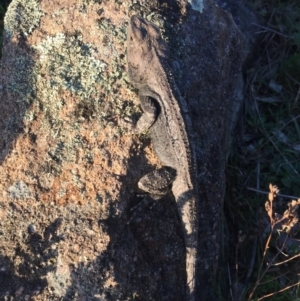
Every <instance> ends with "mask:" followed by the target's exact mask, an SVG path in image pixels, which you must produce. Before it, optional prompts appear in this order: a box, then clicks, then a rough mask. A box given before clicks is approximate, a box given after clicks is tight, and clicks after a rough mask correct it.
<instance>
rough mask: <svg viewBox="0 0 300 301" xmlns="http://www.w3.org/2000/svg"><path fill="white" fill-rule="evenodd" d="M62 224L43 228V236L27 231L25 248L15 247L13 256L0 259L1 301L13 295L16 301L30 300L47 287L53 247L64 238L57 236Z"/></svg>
mask: <svg viewBox="0 0 300 301" xmlns="http://www.w3.org/2000/svg"><path fill="white" fill-rule="evenodd" d="M60 223H61V220H60V219H57V220H55V221H54V222H53V223H52V224H51V225H49V226H48V227H46V229H45V230H44V233H43V235H41V234H39V233H37V232H36V231H35V227H34V226H33V225H30V226H29V228H28V232H29V236H28V240H27V241H26V243H25V244H24V245H22V246H21V245H18V246H17V247H16V249H15V254H14V256H11V257H10V258H9V257H8V256H2V255H1V256H0V283H1V285H0V299H1V300H6V299H4V298H5V297H11V296H14V297H15V298H16V300H23V299H24V298H25V296H27V297H26V298H27V299H26V300H32V296H34V295H38V294H40V293H41V292H42V291H43V290H44V289H45V288H46V287H47V285H48V282H47V280H46V278H45V276H46V275H47V274H48V273H49V272H51V271H54V270H55V269H56V259H57V257H58V252H57V250H55V249H53V248H51V247H52V246H53V244H55V243H57V242H59V241H60V240H61V239H63V238H62V237H61V236H58V235H57V234H56V231H57V229H58V227H59V225H60Z"/></svg>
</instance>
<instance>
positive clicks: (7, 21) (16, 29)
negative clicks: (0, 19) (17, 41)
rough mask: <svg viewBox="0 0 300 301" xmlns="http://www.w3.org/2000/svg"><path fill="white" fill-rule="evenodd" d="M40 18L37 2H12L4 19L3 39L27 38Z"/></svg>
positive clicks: (25, 0)
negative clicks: (18, 36)
mask: <svg viewBox="0 0 300 301" xmlns="http://www.w3.org/2000/svg"><path fill="white" fill-rule="evenodd" d="M42 16H43V12H42V11H41V10H40V8H39V1H38V0H13V1H12V2H11V3H10V5H9V7H8V9H7V12H6V14H5V18H4V35H5V37H6V38H11V37H12V36H13V35H15V34H17V35H22V36H25V37H26V36H28V35H29V34H30V33H32V31H33V30H34V29H35V28H36V27H37V26H38V25H39V23H40V19H41V17H42Z"/></svg>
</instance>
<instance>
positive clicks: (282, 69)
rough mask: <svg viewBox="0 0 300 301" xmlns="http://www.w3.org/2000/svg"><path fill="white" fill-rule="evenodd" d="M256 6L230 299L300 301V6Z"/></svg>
mask: <svg viewBox="0 0 300 301" xmlns="http://www.w3.org/2000/svg"><path fill="white" fill-rule="evenodd" d="M251 4H252V6H253V8H254V9H255V10H256V12H257V13H258V14H259V15H260V16H261V23H260V24H256V25H257V26H256V27H257V32H256V34H257V35H258V37H259V41H260V43H259V47H258V48H257V49H256V53H255V55H256V58H255V60H254V62H253V64H252V65H251V67H250V68H249V69H248V70H247V72H246V78H247V87H246V102H245V106H244V112H243V119H242V121H241V123H240V124H239V127H238V135H237V137H238V138H237V141H235V143H234V146H235V147H234V149H233V150H232V154H231V156H230V159H229V164H228V174H227V189H228V191H227V199H226V204H225V216H226V219H227V226H228V233H229V234H228V235H229V237H230V248H231V249H229V252H228V253H229V254H232V255H229V262H230V264H229V266H228V272H227V275H229V277H230V279H231V281H230V300H235V301H237V300H240V301H241V300H249V301H250V300H264V299H267V298H268V299H269V300H276V301H277V300H278V301H279V300H283V301H287V300H293V301H295V300H300V297H299V296H300V294H299V293H298V285H299V267H300V265H299V264H300V261H299V250H300V249H299V247H300V246H299V241H298V240H299V239H300V236H299V233H298V232H299V222H298V215H297V210H298V205H299V200H297V199H298V198H299V196H300V176H299V173H300V106H299V96H300V73H299V68H300V53H299V46H300V18H299V15H300V3H299V1H293V0H286V1H282V0H281V1H279V0H267V1H262V0H256V1H251ZM269 183H276V185H277V186H278V187H280V190H281V192H282V193H281V194H279V189H278V188H277V186H276V185H270V187H269V188H270V192H269V193H268V192H267V185H269ZM266 194H268V201H267V202H266V203H265V199H264V196H263V195H266ZM275 196H276V199H275ZM297 196H298V197H297ZM291 200H292V201H291ZM264 203H265V206H264ZM287 207H288V209H286V208H287ZM228 299H229V298H225V299H224V300H228Z"/></svg>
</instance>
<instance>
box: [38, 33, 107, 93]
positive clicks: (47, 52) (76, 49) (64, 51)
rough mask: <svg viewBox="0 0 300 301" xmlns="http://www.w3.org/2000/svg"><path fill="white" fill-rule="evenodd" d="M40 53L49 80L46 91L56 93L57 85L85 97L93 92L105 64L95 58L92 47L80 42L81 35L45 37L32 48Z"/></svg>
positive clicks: (60, 34) (58, 87) (94, 50)
mask: <svg viewBox="0 0 300 301" xmlns="http://www.w3.org/2000/svg"><path fill="white" fill-rule="evenodd" d="M35 48H36V49H37V51H38V53H39V54H40V64H41V65H42V69H43V71H44V72H46V74H47V76H48V77H50V80H47V81H46V84H47V85H48V86H47V88H46V89H44V90H46V91H49V90H51V91H53V92H54V93H55V92H57V91H58V90H59V89H60V88H63V89H67V90H68V91H70V92H71V93H75V94H76V95H78V96H80V97H81V98H82V99H88V98H90V96H91V95H92V93H95V92H96V84H97V83H99V81H100V80H101V78H102V76H101V74H102V72H103V71H104V70H105V68H106V64H105V63H104V62H102V61H100V60H96V59H95V58H94V56H93V54H94V53H95V52H96V51H97V50H96V49H95V48H94V47H92V46H91V45H88V44H84V43H83V42H82V39H81V36H77V37H75V36H72V37H66V36H65V35H64V34H62V33H59V34H57V35H56V36H54V37H48V38H46V39H45V40H44V41H43V42H42V43H40V44H39V45H37V46H36V47H35Z"/></svg>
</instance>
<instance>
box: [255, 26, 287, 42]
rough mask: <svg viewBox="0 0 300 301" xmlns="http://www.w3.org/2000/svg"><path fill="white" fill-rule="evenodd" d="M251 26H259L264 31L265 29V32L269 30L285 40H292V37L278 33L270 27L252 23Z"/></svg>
mask: <svg viewBox="0 0 300 301" xmlns="http://www.w3.org/2000/svg"><path fill="white" fill-rule="evenodd" d="M251 24H252V25H255V26H257V27H260V28H262V29H265V30H267V31H271V32H274V33H276V34H278V35H280V36H282V37H284V38H287V39H291V37H290V36H286V35H285V34H282V33H281V32H279V31H276V30H274V29H271V28H269V27H265V26H262V25H259V24H256V23H251Z"/></svg>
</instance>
